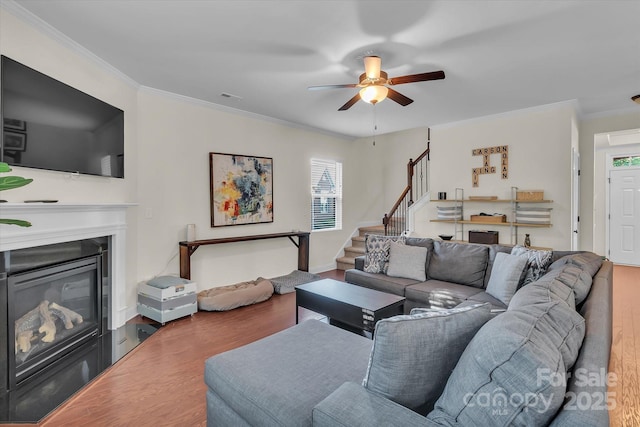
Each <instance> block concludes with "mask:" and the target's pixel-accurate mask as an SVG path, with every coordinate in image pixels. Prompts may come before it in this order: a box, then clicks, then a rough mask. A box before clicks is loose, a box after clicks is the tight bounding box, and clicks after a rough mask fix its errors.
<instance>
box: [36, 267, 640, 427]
mask: <svg viewBox="0 0 640 427" xmlns="http://www.w3.org/2000/svg"><path fill="white" fill-rule="evenodd" d="M323 276H325V277H330V278H334V279H338V280H340V279H342V278H343V272H342V271H339V270H334V271H331V272H327V273H323ZM639 303H640V268H634V267H623V266H616V267H615V268H614V298H613V307H614V311H613V345H612V349H611V363H610V371H611V372H614V373H615V374H616V376H617V382H616V383H615V384H612V386H611V387H610V391H611V392H615V393H616V394H615V401H616V407H615V408H614V409H613V410H612V411H611V412H610V414H611V425H612V426H637V425H640V384H639V382H640V369H639V367H640V362H639V360H640V359H639V356H640V304H639ZM294 306H295V295H294V294H292V293H291V294H286V295H274V296H273V297H272V298H271V299H270V300H268V301H265V302H263V303H260V304H256V305H253V306H249V307H243V308H239V309H236V310H232V311H228V312H222V313H218V312H198V313H197V314H195V315H194V316H193V317H190V318H185V319H180V320H177V321H173V322H170V323H168V324H167V325H165V326H164V327H162V328H161V329H160V331H158V332H156V333H155V334H154V335H153V336H151V337H150V338H149V339H147V341H146V342H144V343H143V344H142V345H141V346H139V347H138V348H136V349H135V350H133V351H132V352H131V353H130V354H128V355H127V356H125V358H124V359H123V360H121V361H120V362H118V363H117V364H116V365H115V366H113V367H112V368H110V369H109V370H108V371H106V372H105V373H104V374H103V375H102V376H100V377H99V378H98V379H97V380H96V381H94V382H93V383H91V384H90V385H89V386H88V387H86V388H85V389H84V390H82V391H81V392H79V393H78V394H76V395H75V396H74V397H73V398H71V399H70V400H69V401H67V403H66V404H64V405H63V406H62V407H61V408H60V409H58V410H57V411H56V412H55V413H53V414H52V415H50V416H49V417H48V418H47V419H45V420H44V421H43V422H42V423H40V426H44V427H57V426H92V427H93V426H109V427H113V426H136V427H141V426H205V425H206V411H205V393H206V386H205V384H204V379H203V378H204V362H205V360H206V359H207V358H209V357H210V356H212V355H214V354H217V353H221V352H223V351H226V350H230V349H233V348H236V347H239V346H242V345H244V344H247V343H250V342H252V341H255V340H257V339H260V338H263V337H265V336H268V335H271V334H273V333H275V332H278V331H280V330H282V329H285V328H287V327H290V326H292V325H293V324H294V323H295V311H294ZM300 315H301V319H306V318H309V317H318V315H316V314H315V313H311V312H308V311H306V310H301V313H300ZM635 328H638V333H637V334H636V331H635Z"/></svg>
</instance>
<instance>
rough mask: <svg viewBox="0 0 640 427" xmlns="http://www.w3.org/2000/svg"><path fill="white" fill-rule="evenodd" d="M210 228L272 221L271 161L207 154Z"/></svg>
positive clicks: (267, 158) (251, 157) (249, 157)
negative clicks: (209, 189) (209, 188)
mask: <svg viewBox="0 0 640 427" xmlns="http://www.w3.org/2000/svg"><path fill="white" fill-rule="evenodd" d="M209 169H210V171H209V179H210V187H211V202H210V205H211V226H212V227H221V226H227V225H242V224H259V223H263V222H273V159H272V158H270V157H257V156H244V155H238V154H224V153H209Z"/></svg>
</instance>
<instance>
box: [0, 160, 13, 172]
mask: <svg viewBox="0 0 640 427" xmlns="http://www.w3.org/2000/svg"><path fill="white" fill-rule="evenodd" d="M0 172H11V168H10V167H9V165H8V164H6V163H4V162H0Z"/></svg>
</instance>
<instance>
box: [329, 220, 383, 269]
mask: <svg viewBox="0 0 640 427" xmlns="http://www.w3.org/2000/svg"><path fill="white" fill-rule="evenodd" d="M365 234H384V226H383V225H374V226H371V227H360V228H358V235H357V236H353V237H352V238H351V246H349V247H346V248H344V256H343V257H340V258H338V259H337V260H336V262H337V265H338V267H337V269H338V270H349V269H350V268H354V267H355V264H356V257H359V256H361V255H364V236H365Z"/></svg>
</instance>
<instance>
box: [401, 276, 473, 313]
mask: <svg viewBox="0 0 640 427" xmlns="http://www.w3.org/2000/svg"><path fill="white" fill-rule="evenodd" d="M480 292H483V291H482V289H479V288H474V287H473V286H466V285H458V284H456V283H450V282H443V281H441V280H427V281H426V282H421V283H416V284H413V285H409V286H407V287H406V288H405V295H404V296H405V297H407V299H408V300H413V301H417V302H423V303H424V304H425V306H426V307H431V308H453V307H455V306H457V305H458V304H460V303H461V302H462V301H464V300H466V299H467V298H469V297H470V296H472V295H475V294H478V293H480Z"/></svg>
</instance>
